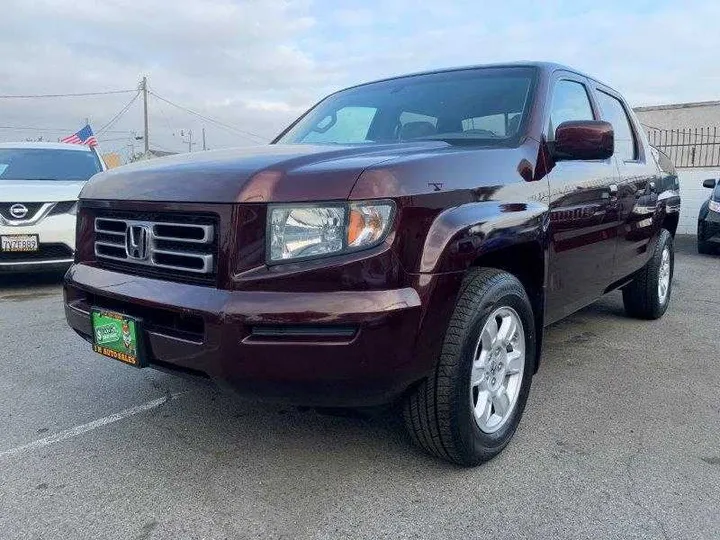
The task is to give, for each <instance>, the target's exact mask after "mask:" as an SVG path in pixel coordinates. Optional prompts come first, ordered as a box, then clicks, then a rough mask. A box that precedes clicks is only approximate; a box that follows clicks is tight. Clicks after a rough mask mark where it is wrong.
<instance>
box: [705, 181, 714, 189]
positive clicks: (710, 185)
mask: <svg viewBox="0 0 720 540" xmlns="http://www.w3.org/2000/svg"><path fill="white" fill-rule="evenodd" d="M703 187H706V188H708V189H714V188H715V179H714V178H708V179H707V180H703Z"/></svg>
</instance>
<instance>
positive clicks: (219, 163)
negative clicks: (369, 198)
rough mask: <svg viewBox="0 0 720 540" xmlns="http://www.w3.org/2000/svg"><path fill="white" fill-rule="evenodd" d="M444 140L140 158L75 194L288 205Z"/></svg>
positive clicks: (343, 187) (336, 194) (326, 196)
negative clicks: (280, 203)
mask: <svg viewBox="0 0 720 540" xmlns="http://www.w3.org/2000/svg"><path fill="white" fill-rule="evenodd" d="M448 147H449V145H448V144H447V143H444V142H436V141H429V142H425V141H423V142H418V143H403V144H388V145H375V144H373V145H355V146H334V145H332V146H329V145H322V146H321V145H267V146H259V147H251V148H239V149H233V150H215V151H210V152H198V153H194V154H183V155H179V156H172V157H168V158H161V159H155V160H151V161H144V162H140V163H135V164H132V165H127V166H125V167H120V168H117V169H112V170H110V171H106V172H103V173H100V174H98V175H95V176H94V177H93V178H92V179H91V180H90V181H89V182H88V183H87V185H86V186H85V188H84V189H83V191H82V194H81V198H83V199H99V200H103V199H104V200H127V201H158V202H188V201H192V202H204V203H236V202H238V203H242V202H246V203H247V202H289V201H299V202H302V201H318V200H333V199H346V198H347V197H348V196H349V195H350V192H351V190H352V188H353V186H354V185H355V183H356V182H357V180H358V178H359V177H360V175H361V174H362V172H363V171H364V170H365V169H366V168H368V167H370V166H373V165H377V164H379V163H382V162H384V161H388V160H392V159H396V158H399V157H402V156H406V155H411V154H414V153H427V152H433V151H441V150H443V149H447V148H448Z"/></svg>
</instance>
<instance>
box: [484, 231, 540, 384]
mask: <svg viewBox="0 0 720 540" xmlns="http://www.w3.org/2000/svg"><path fill="white" fill-rule="evenodd" d="M472 267H473V268H496V269H498V270H503V271H505V272H508V273H509V274H512V275H513V276H515V277H516V278H517V279H518V280H519V281H520V283H521V284H522V286H523V288H524V289H525V292H527V295H528V298H529V299H530V304H531V305H532V308H533V314H534V317H535V339H536V343H537V346H536V348H535V351H536V354H535V372H537V370H538V368H539V366H540V359H541V353H542V342H543V334H544V331H543V327H544V326H545V290H546V286H545V284H546V275H547V251H546V249H545V248H544V245H543V243H541V242H538V241H530V242H522V243H517V244H511V245H508V246H505V247H501V248H498V249H495V250H492V251H490V252H488V253H484V254H482V255H480V256H478V257H477V258H476V259H475V260H474V261H473V264H472Z"/></svg>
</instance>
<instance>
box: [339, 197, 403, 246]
mask: <svg viewBox="0 0 720 540" xmlns="http://www.w3.org/2000/svg"><path fill="white" fill-rule="evenodd" d="M391 216H392V206H391V205H390V204H369V203H352V204H351V205H350V222H349V224H348V235H347V243H348V247H349V248H359V247H366V246H370V245H372V244H376V243H378V242H379V241H380V240H381V239H382V238H383V236H384V235H385V232H386V231H387V229H388V226H389V225H390V218H391Z"/></svg>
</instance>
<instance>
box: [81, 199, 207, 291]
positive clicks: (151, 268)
mask: <svg viewBox="0 0 720 540" xmlns="http://www.w3.org/2000/svg"><path fill="white" fill-rule="evenodd" d="M94 231H95V257H96V258H97V261H98V264H99V265H101V266H104V267H108V268H112V269H119V270H121V271H124V272H128V273H132V274H137V275H147V276H149V277H158V278H162V279H170V280H174V281H184V282H191V283H199V284H212V283H214V282H215V281H216V275H217V219H216V218H214V217H212V216H195V215H179V214H161V213H153V214H147V213H145V214H139V213H138V214H135V213H105V212H103V213H98V214H96V215H95V218H94Z"/></svg>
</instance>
